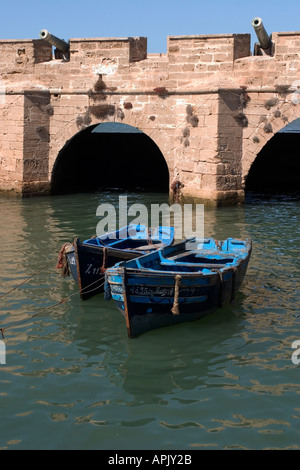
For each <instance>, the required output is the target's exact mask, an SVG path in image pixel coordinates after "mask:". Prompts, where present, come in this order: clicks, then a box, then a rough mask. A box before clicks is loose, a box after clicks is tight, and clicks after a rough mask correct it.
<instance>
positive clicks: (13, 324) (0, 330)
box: [0, 279, 105, 339]
mask: <svg viewBox="0 0 300 470" xmlns="http://www.w3.org/2000/svg"><path fill="white" fill-rule="evenodd" d="M96 282H99V279H97V280H96V281H94V282H92V283H91V284H89V285H88V286H86V287H85V288H84V289H82V290H85V289H88V288H89V287H91V286H92V285H93V284H96ZM104 282H105V281H104ZM104 282H103V283H102V284H100V286H97V287H95V288H94V289H92V290H89V291H87V292H86V291H85V292H84V293H85V294H89V293H90V292H93V291H95V290H96V289H99V287H102V286H103V285H104ZM79 293H80V289H79V290H77V291H76V292H73V294H70V295H69V296H68V297H66V298H64V299H61V300H59V301H58V302H55V303H54V304H52V305H48V306H47V307H44V308H42V309H41V310H39V311H38V312H37V313H34V314H33V315H31V316H30V317H28V318H24V320H20V321H18V322H15V323H11V324H8V325H7V326H5V327H1V328H0V332H1V335H2V338H3V339H4V331H5V330H8V329H11V328H15V327H17V326H19V325H22V324H23V323H26V322H27V321H30V320H32V319H33V318H35V317H37V316H38V315H40V314H41V313H42V312H44V311H45V310H49V309H50V308H54V307H57V306H58V305H61V304H64V303H66V302H67V301H68V300H70V299H71V297H73V296H74V295H77V294H79Z"/></svg>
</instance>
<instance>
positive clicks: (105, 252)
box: [100, 246, 107, 273]
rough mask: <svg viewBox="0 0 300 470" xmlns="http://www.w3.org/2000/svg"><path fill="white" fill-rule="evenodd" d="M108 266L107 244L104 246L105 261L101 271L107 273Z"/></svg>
mask: <svg viewBox="0 0 300 470" xmlns="http://www.w3.org/2000/svg"><path fill="white" fill-rule="evenodd" d="M106 268H107V248H106V246H105V247H104V248H103V261H102V266H101V268H100V272H101V273H105V271H106Z"/></svg>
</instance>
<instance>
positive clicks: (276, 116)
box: [242, 101, 300, 188]
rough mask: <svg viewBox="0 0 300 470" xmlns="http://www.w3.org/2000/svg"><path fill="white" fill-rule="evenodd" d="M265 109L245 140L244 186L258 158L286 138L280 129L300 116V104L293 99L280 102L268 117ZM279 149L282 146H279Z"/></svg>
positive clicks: (266, 169) (243, 159) (243, 161)
mask: <svg viewBox="0 0 300 470" xmlns="http://www.w3.org/2000/svg"><path fill="white" fill-rule="evenodd" d="M264 111H265V110H263V109H262V110H261V117H260V122H259V123H258V125H257V127H253V128H252V129H250V132H249V131H248V132H247V137H246V138H244V141H243V158H242V180H243V186H244V188H245V187H246V186H247V179H248V175H249V173H250V171H251V169H252V167H253V166H254V165H255V166H256V159H258V157H259V158H261V155H263V154H266V153H267V152H268V149H271V148H272V145H273V143H275V144H276V143H278V141H281V142H280V145H281V144H282V142H283V140H284V138H279V137H278V133H279V131H282V130H283V129H284V128H285V127H286V126H287V125H288V124H290V123H292V122H293V121H295V120H297V119H299V118H300V104H297V105H295V104H293V103H292V101H288V102H287V101H282V102H281V103H280V102H279V104H278V106H277V107H276V109H275V110H274V109H273V110H272V114H271V115H269V116H267V117H266V118H265V116H264V114H263V112H264ZM273 139H274V140H273ZM299 140H300V134H299ZM272 141H273V143H272ZM279 149H280V147H278V150H279ZM270 164H271V163H270ZM283 164H284V162H283ZM278 168H279V167H278ZM264 171H268V168H267V167H265V170H264Z"/></svg>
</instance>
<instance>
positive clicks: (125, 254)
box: [64, 224, 174, 300]
mask: <svg viewBox="0 0 300 470" xmlns="http://www.w3.org/2000/svg"><path fill="white" fill-rule="evenodd" d="M173 240H174V228H173V227H157V228H155V229H154V228H153V229H152V228H148V227H146V226H145V225H141V224H138V225H135V224H130V225H128V226H127V227H123V228H121V229H119V230H117V231H115V232H110V233H107V234H104V235H101V236H99V237H93V238H90V239H88V240H85V241H83V242H81V241H80V240H79V239H78V238H77V239H75V240H74V243H73V244H68V245H67V246H65V247H64V254H65V257H66V261H67V263H68V267H69V271H70V272H71V274H72V276H73V278H74V280H75V281H76V282H77V283H78V285H79V289H80V296H81V298H82V299H83V300H86V299H88V298H90V297H92V296H94V295H96V294H98V293H101V292H103V289H104V287H103V286H104V274H105V271H106V269H107V268H108V267H110V266H114V265H115V264H116V263H118V262H120V261H123V260H131V259H133V258H137V257H139V256H142V255H144V254H146V253H150V252H152V251H155V250H157V249H159V248H161V247H163V246H167V245H170V244H171V243H173Z"/></svg>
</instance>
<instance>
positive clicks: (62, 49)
mask: <svg viewBox="0 0 300 470" xmlns="http://www.w3.org/2000/svg"><path fill="white" fill-rule="evenodd" d="M39 36H40V39H44V40H45V41H47V42H48V43H49V44H51V45H52V46H54V47H55V48H56V50H55V57H56V58H61V55H62V54H63V55H64V56H67V57H68V55H69V52H70V44H69V43H68V42H66V41H64V40H63V39H59V38H57V37H56V36H54V35H53V34H50V33H49V31H47V29H41V31H40V34H39ZM57 51H59V53H62V54H59V53H58V54H57Z"/></svg>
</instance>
